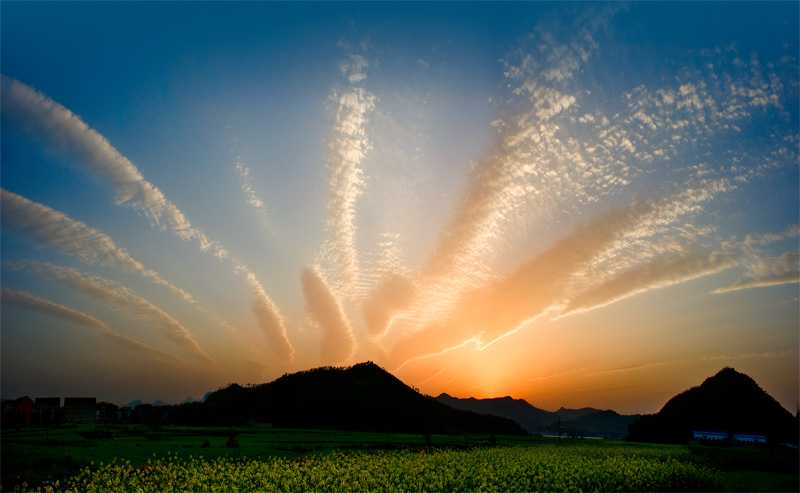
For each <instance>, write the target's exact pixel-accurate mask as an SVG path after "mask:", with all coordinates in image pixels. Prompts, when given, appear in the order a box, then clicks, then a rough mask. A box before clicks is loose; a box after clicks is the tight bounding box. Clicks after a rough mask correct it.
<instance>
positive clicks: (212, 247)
mask: <svg viewBox="0 0 800 493" xmlns="http://www.w3.org/2000/svg"><path fill="white" fill-rule="evenodd" d="M0 82H2V84H0V104H1V105H2V106H1V107H0V111H1V112H2V115H3V117H4V118H8V119H9V120H11V121H13V122H15V123H16V124H18V125H20V126H22V127H23V128H24V129H25V130H26V131H27V132H29V133H31V134H32V135H34V136H35V137H39V138H41V139H42V140H45V141H47V142H50V143H53V144H55V145H56V146H57V147H58V148H59V149H60V150H62V151H65V152H68V153H71V154H73V155H77V156H78V157H79V158H80V159H79V160H78V162H80V163H81V164H82V165H83V166H85V167H86V169H87V170H88V171H89V172H91V173H93V174H95V175H96V176H98V177H101V178H102V179H103V180H105V181H106V182H107V183H108V184H109V185H110V186H111V187H112V189H113V190H114V194H115V197H116V203H117V205H129V206H130V207H132V208H133V209H134V210H136V211H138V212H141V213H143V214H144V215H145V216H146V217H148V218H149V219H150V220H151V221H152V222H153V223H154V224H156V225H159V226H160V227H161V228H169V229H170V230H171V231H172V232H173V233H174V234H176V235H177V236H178V237H180V238H181V239H183V240H186V241H193V242H195V243H196V244H197V245H198V246H199V247H200V249H201V250H202V251H210V252H211V253H213V255H214V256H215V257H217V258H218V259H220V260H222V259H228V260H229V261H231V262H232V264H233V267H234V271H235V272H236V273H237V274H241V275H243V276H244V278H245V280H246V282H247V283H248V285H249V286H250V287H251V290H252V292H253V307H252V308H253V312H254V314H255V315H256V318H257V320H258V322H259V325H260V326H261V328H262V330H264V332H265V335H267V337H268V339H270V341H271V342H272V343H273V344H276V351H277V353H278V354H279V355H281V357H282V358H287V357H288V358H289V359H291V357H292V354H293V349H292V348H291V345H290V344H289V342H288V339H286V337H285V330H284V329H283V321H282V318H281V316H280V313H279V312H278V308H277V307H276V306H275V304H274V303H273V302H272V300H271V299H269V297H268V296H267V295H266V293H265V292H264V289H263V288H262V287H261V284H259V283H258V281H257V280H256V278H255V275H254V274H253V273H252V272H250V271H249V270H248V269H247V268H245V267H244V266H243V265H242V264H241V262H239V261H238V260H236V259H233V258H231V255H230V254H229V252H228V251H227V250H226V249H225V248H224V247H223V246H222V245H220V244H219V243H217V242H213V241H211V240H209V239H208V238H207V237H206V235H205V234H204V233H203V232H202V231H200V230H198V229H196V228H194V227H192V226H191V224H190V223H189V220H188V219H187V218H186V217H185V216H184V214H183V213H182V212H181V211H180V210H179V209H178V208H177V207H176V206H175V205H174V204H173V203H172V202H170V201H169V200H167V198H166V197H164V195H163V194H162V193H161V191H160V190H159V189H158V188H156V187H155V186H154V185H152V184H151V183H149V182H148V181H146V180H145V179H144V177H143V176H142V174H141V173H140V172H139V170H138V169H137V168H136V166H135V165H134V164H133V163H131V162H130V160H128V158H126V157H125V156H123V155H122V154H120V152H119V151H117V149H115V148H114V147H112V146H111V144H110V143H109V142H108V140H106V139H105V137H103V136H102V135H100V134H99V133H97V132H96V131H95V130H93V129H91V128H89V126H88V125H87V124H86V123H84V122H83V120H81V118H80V117H79V116H77V115H75V114H74V113H72V112H71V111H70V110H68V109H67V108H65V107H64V106H62V105H60V104H58V103H57V102H55V101H53V100H52V99H50V98H48V97H47V96H45V95H44V94H42V93H40V92H38V91H36V90H34V89H33V88H31V87H29V86H27V85H25V84H23V83H22V82H19V81H17V80H15V79H12V78H9V77H6V76H5V75H3V76H0ZM287 346H288V348H287Z"/></svg>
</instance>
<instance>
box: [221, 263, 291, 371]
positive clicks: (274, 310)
mask: <svg viewBox="0 0 800 493" xmlns="http://www.w3.org/2000/svg"><path fill="white" fill-rule="evenodd" d="M235 268H236V271H237V273H238V274H241V275H243V276H244V278H245V280H246V281H247V285H248V286H249V287H250V293H251V296H252V305H251V306H252V309H253V314H254V315H255V317H256V320H257V321H258V325H259V327H260V328H261V331H262V332H263V333H264V337H265V338H266V340H267V342H268V343H269V344H270V349H271V350H272V352H273V353H275V355H276V356H278V358H280V359H281V360H282V361H284V362H286V363H291V362H292V360H293V359H294V348H293V347H292V344H291V343H290V342H289V338H288V336H287V334H286V326H285V325H284V321H283V316H281V313H280V310H278V307H277V306H275V303H274V302H273V301H272V299H271V298H270V297H269V296H267V293H265V292H264V288H263V287H262V286H261V283H259V282H258V279H256V276H255V274H253V273H252V272H250V271H249V270H248V269H246V268H245V267H244V266H242V265H236V266H235Z"/></svg>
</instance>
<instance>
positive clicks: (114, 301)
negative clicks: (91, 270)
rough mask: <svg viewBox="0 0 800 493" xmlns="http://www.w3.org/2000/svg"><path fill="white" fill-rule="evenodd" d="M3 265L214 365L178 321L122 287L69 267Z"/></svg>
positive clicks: (25, 263) (21, 263)
mask: <svg viewBox="0 0 800 493" xmlns="http://www.w3.org/2000/svg"><path fill="white" fill-rule="evenodd" d="M5 265H6V266H7V267H8V268H12V269H26V270H28V271H30V272H33V273H34V274H36V275H38V276H39V277H41V278H42V279H47V280H51V281H55V282H58V283H59V284H62V285H64V286H66V287H68V288H70V289H74V290H76V291H78V292H81V293H83V294H86V295H88V296H91V297H93V298H95V299H97V300H99V301H101V302H103V303H105V304H106V305H107V306H108V307H110V308H112V309H114V310H117V311H120V312H122V313H124V314H125V315H127V316H129V317H131V318H135V319H139V320H143V321H144V322H146V323H147V324H148V325H150V326H151V327H153V328H155V329H156V330H158V332H159V333H161V335H162V336H164V337H165V338H166V339H169V340H170V341H172V342H173V343H175V344H176V345H177V346H179V347H181V348H182V349H184V350H185V351H187V352H188V353H189V354H191V355H192V356H194V357H195V358H197V359H199V360H201V361H203V362H205V363H208V364H212V365H216V363H215V362H214V360H213V359H211V357H210V356H209V355H208V354H206V352H205V351H204V350H203V349H202V348H201V347H200V345H199V344H198V343H197V341H196V340H195V339H194V337H192V334H191V332H189V330H188V329H186V328H185V327H184V326H183V325H181V323H180V322H178V321H177V320H175V319H174V318H172V317H171V316H170V315H168V314H167V313H166V312H164V311H163V310H161V309H160V308H158V307H157V306H155V305H153V304H152V303H150V302H149V301H147V300H146V299H144V298H142V297H141V296H139V295H138V294H136V293H135V292H134V291H133V290H131V289H129V288H126V287H125V286H122V285H120V284H118V283H116V282H113V281H111V280H109V279H105V278H102V277H99V276H93V275H88V274H83V273H81V272H79V271H77V270H75V269H72V268H69V267H61V266H58V265H53V264H49V263H42V262H34V261H20V262H15V263H6V264H5Z"/></svg>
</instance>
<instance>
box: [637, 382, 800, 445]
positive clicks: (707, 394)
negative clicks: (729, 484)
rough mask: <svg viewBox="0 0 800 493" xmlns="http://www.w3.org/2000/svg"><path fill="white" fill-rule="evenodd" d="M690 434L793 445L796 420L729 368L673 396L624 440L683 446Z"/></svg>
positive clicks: (796, 432) (758, 388)
mask: <svg viewBox="0 0 800 493" xmlns="http://www.w3.org/2000/svg"><path fill="white" fill-rule="evenodd" d="M693 430H716V431H724V432H728V433H750V434H758V435H764V436H765V437H766V439H767V443H772V444H775V443H780V442H791V443H797V442H798V426H797V418H796V417H795V416H792V413H790V412H789V411H787V410H786V409H784V408H783V407H782V406H781V405H780V404H779V403H778V401H776V400H775V399H774V398H773V397H772V396H770V395H769V394H768V393H767V392H765V391H764V390H763V389H762V388H761V387H759V386H758V384H757V383H756V382H755V380H753V379H752V378H750V377H749V376H747V375H745V374H744V373H739V372H737V371H736V370H734V369H733V368H730V367H726V368H723V369H722V370H720V371H719V372H718V373H717V374H716V375H714V376H713V377H709V378H707V379H706V380H705V381H704V382H703V383H702V384H701V385H700V386H699V387H692V388H690V389H688V390H686V391H684V392H682V393H680V394H678V395H676V396H675V397H673V398H672V399H670V400H669V401H667V403H666V404H665V405H664V407H663V408H661V410H660V411H659V412H658V413H656V414H650V415H645V416H642V417H641V419H640V420H639V421H637V422H635V423H632V424H631V425H630V427H629V438H630V439H631V440H634V441H644V442H662V443H685V442H686V441H687V440H689V439H690V438H691V434H692V431H693Z"/></svg>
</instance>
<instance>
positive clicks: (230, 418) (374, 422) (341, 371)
mask: <svg viewBox="0 0 800 493" xmlns="http://www.w3.org/2000/svg"><path fill="white" fill-rule="evenodd" d="M204 407H205V408H206V410H207V414H208V417H209V418H210V419H211V420H212V421H214V422H215V423H218V424H223V423H224V424H226V425H227V424H243V423H246V422H247V421H249V420H250V419H268V420H269V421H271V422H272V424H273V425H274V426H276V427H281V428H316V429H334V430H360V431H381V432H385V431H391V432H408V433H422V432H430V433H464V432H470V433H497V434H524V433H525V431H524V430H523V429H522V428H520V427H519V425H517V424H516V423H515V422H513V421H511V420H508V419H504V418H500V417H497V416H488V415H480V414H476V413H471V412H465V411H460V410H456V409H453V408H451V407H449V406H446V405H444V404H442V403H440V402H437V401H436V400H435V399H433V398H431V397H428V396H424V395H422V394H420V393H419V392H417V391H416V390H414V389H412V388H410V387H408V386H407V385H406V384H404V383H403V382H401V381H400V380H398V379H397V378H396V377H394V376H393V375H391V374H390V373H388V372H387V371H385V370H383V369H382V368H380V367H379V366H377V365H375V364H374V363H371V362H370V363H360V364H357V365H354V366H351V367H349V368H333V367H323V368H316V369H313V370H308V371H301V372H298V373H293V374H287V375H284V376H282V377H280V378H278V379H277V380H275V381H274V382H271V383H267V384H263V385H258V386H254V387H247V388H243V387H240V386H238V385H231V386H229V387H227V388H225V389H221V390H218V391H217V392H214V393H212V394H211V395H209V396H208V398H207V399H206V400H205V402H204Z"/></svg>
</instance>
